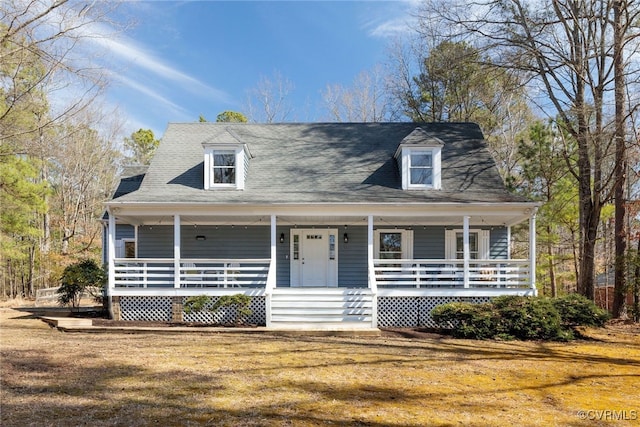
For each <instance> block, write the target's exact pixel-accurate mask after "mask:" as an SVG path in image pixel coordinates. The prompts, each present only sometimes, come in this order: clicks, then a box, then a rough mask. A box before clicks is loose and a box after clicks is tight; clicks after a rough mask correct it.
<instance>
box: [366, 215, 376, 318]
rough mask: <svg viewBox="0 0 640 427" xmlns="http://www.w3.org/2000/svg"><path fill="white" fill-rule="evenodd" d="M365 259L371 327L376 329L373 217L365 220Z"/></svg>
mask: <svg viewBox="0 0 640 427" xmlns="http://www.w3.org/2000/svg"><path fill="white" fill-rule="evenodd" d="M367 259H368V261H367V262H368V265H369V289H371V293H372V294H373V295H372V297H371V327H372V328H377V327H378V284H377V283H376V272H375V266H374V265H373V215H369V216H368V218H367Z"/></svg>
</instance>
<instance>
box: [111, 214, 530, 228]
mask: <svg viewBox="0 0 640 427" xmlns="http://www.w3.org/2000/svg"><path fill="white" fill-rule="evenodd" d="M528 218H529V216H528V215H526V214H524V213H518V214H511V215H507V214H490V215H487V214H478V215H471V217H470V221H469V224H470V225H471V226H475V227H481V226H500V225H504V226H511V225H514V224H517V223H519V222H522V221H525V220H527V219H528ZM117 219H118V222H121V223H126V224H132V225H172V224H173V216H171V215H150V216H149V215H145V216H129V215H118V216H117ZM180 220H181V223H182V224H183V225H242V226H255V225H258V226H259V225H263V226H270V224H271V218H270V216H269V215H255V216H237V215H197V216H196V215H181V217H180ZM367 220H368V218H367V216H364V215H359V216H346V215H336V216H320V215H314V216H311V215H295V216H294V215H282V216H277V218H276V222H277V225H279V226H292V227H295V226H313V225H315V226H318V225H332V226H344V225H347V226H366V225H367ZM373 222H374V226H375V227H376V228H384V227H386V226H388V227H394V226H434V225H435V226H456V225H459V226H461V227H462V223H463V217H462V216H455V215H434V216H424V215H422V216H390V215H384V216H378V215H375V216H374V217H373Z"/></svg>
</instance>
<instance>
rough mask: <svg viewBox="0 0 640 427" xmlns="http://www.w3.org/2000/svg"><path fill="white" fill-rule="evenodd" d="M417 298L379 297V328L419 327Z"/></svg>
mask: <svg viewBox="0 0 640 427" xmlns="http://www.w3.org/2000/svg"><path fill="white" fill-rule="evenodd" d="M418 314H419V313H418V301H417V299H416V298H415V297H378V326H380V327H382V328H388V327H396V328H408V327H415V326H417V325H418Z"/></svg>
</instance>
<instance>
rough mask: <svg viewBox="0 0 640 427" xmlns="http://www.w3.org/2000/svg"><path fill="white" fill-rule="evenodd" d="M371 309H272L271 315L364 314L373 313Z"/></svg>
mask: <svg viewBox="0 0 640 427" xmlns="http://www.w3.org/2000/svg"><path fill="white" fill-rule="evenodd" d="M371 311H372V310H371V309H366V308H364V309H361V308H348V309H346V310H342V309H333V308H313V309H307V310H300V309H298V310H293V309H292V310H281V309H280V310H272V311H271V317H272V318H273V317H275V316H307V317H318V316H323V317H329V316H336V317H344V316H363V315H367V316H370V315H371Z"/></svg>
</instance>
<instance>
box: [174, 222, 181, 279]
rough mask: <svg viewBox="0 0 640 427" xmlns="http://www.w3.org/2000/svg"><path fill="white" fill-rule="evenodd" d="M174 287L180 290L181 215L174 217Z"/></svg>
mask: <svg viewBox="0 0 640 427" xmlns="http://www.w3.org/2000/svg"><path fill="white" fill-rule="evenodd" d="M173 287H174V288H180V215H178V214H175V215H174V216H173Z"/></svg>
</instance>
